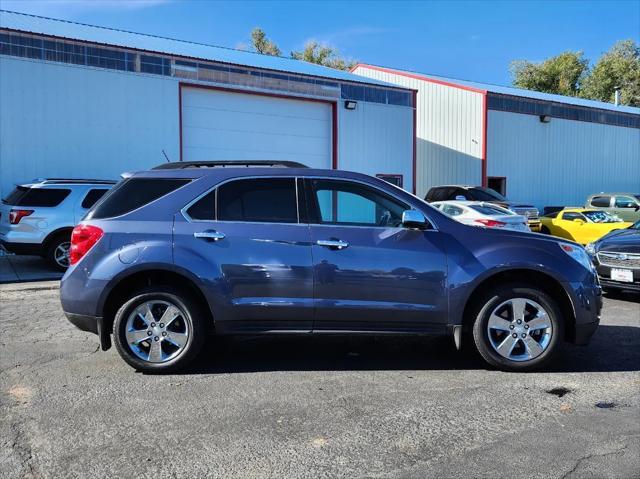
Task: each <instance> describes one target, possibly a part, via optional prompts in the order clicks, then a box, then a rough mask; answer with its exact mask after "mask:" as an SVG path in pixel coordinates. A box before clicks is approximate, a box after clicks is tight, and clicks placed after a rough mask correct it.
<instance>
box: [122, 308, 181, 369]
mask: <svg viewBox="0 0 640 479" xmlns="http://www.w3.org/2000/svg"><path fill="white" fill-rule="evenodd" d="M125 327H126V329H125V337H126V339H127V345H128V346H129V349H131V351H132V352H133V353H134V354H135V355H136V356H137V357H138V358H140V359H142V360H143V361H148V362H150V363H164V362H167V361H169V360H171V359H173V358H175V357H177V356H178V355H179V354H180V353H181V352H182V351H183V350H184V348H185V346H186V345H187V341H188V339H189V335H190V334H191V331H190V330H189V324H188V323H187V321H186V320H185V314H184V313H183V311H182V310H181V309H180V308H178V307H177V306H176V305H175V304H172V303H170V302H168V301H162V300H150V301H146V302H144V303H142V304H141V305H139V306H138V307H137V308H135V309H134V310H133V311H132V312H131V314H129V317H128V318H127V323H126V326H125Z"/></svg>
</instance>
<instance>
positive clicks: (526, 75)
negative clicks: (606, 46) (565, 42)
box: [509, 51, 589, 96]
mask: <svg viewBox="0 0 640 479" xmlns="http://www.w3.org/2000/svg"><path fill="white" fill-rule="evenodd" d="M509 69H510V71H511V75H512V77H513V85H514V86H516V87H518V88H525V89H527V90H536V91H541V92H545V93H557V94H559V95H568V96H576V95H577V94H578V90H579V89H580V83H581V82H582V80H583V79H584V77H585V75H586V74H587V73H588V70H589V60H587V59H586V58H584V56H583V53H582V52H571V51H567V52H563V53H561V54H560V55H557V56H555V57H551V58H549V59H547V60H545V61H543V62H542V63H532V62H529V61H526V60H517V61H514V62H512V63H511V65H510V68H509Z"/></svg>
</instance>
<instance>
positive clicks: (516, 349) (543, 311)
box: [473, 285, 564, 371]
mask: <svg viewBox="0 0 640 479" xmlns="http://www.w3.org/2000/svg"><path fill="white" fill-rule="evenodd" d="M476 304H477V307H476V310H475V311H476V312H475V314H476V316H475V323H474V325H473V339H474V342H475V344H476V348H477V349H478V352H479V353H480V355H481V356H482V357H483V358H484V359H485V360H486V361H487V362H488V363H489V364H491V365H492V366H495V367H496V368H498V369H502V370H504V371H529V370H535V369H539V368H540V367H541V366H542V365H543V364H545V363H547V362H548V361H549V360H550V359H551V358H552V356H553V355H555V353H557V351H558V349H559V348H560V346H561V344H562V338H563V337H564V324H563V321H562V314H561V313H560V308H559V307H558V304H557V303H556V301H554V300H553V299H552V298H551V297H550V296H549V295H548V294H546V293H545V292H544V291H541V290H539V289H537V288H535V287H531V286H528V285H510V286H502V287H499V288H497V289H496V290H494V291H492V292H489V293H486V294H485V295H484V296H483V297H482V298H480V301H478V302H477V303H476Z"/></svg>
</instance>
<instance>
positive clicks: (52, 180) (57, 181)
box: [34, 178, 117, 185]
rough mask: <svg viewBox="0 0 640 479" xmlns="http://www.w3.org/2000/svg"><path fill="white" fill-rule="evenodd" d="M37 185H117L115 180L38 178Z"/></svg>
mask: <svg viewBox="0 0 640 479" xmlns="http://www.w3.org/2000/svg"><path fill="white" fill-rule="evenodd" d="M34 182H35V183H41V184H44V185H62V184H68V183H72V184H96V185H115V184H116V183H117V181H115V180H98V179H90V178H38V179H36V180H34Z"/></svg>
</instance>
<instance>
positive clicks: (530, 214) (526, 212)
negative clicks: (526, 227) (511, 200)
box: [513, 208, 540, 220]
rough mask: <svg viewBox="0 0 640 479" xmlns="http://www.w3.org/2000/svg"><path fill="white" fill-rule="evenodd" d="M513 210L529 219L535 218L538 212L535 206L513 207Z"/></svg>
mask: <svg viewBox="0 0 640 479" xmlns="http://www.w3.org/2000/svg"><path fill="white" fill-rule="evenodd" d="M513 211H515V212H516V213H517V214H519V215H522V216H524V217H526V218H527V219H529V220H537V219H538V215H539V214H540V213H539V212H538V210H537V209H536V208H513Z"/></svg>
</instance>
